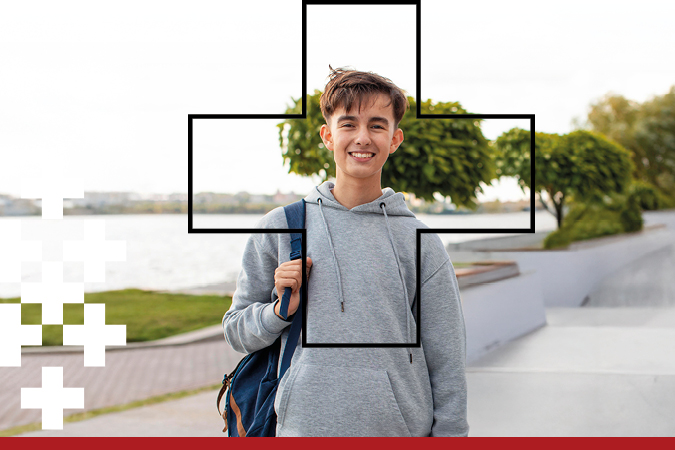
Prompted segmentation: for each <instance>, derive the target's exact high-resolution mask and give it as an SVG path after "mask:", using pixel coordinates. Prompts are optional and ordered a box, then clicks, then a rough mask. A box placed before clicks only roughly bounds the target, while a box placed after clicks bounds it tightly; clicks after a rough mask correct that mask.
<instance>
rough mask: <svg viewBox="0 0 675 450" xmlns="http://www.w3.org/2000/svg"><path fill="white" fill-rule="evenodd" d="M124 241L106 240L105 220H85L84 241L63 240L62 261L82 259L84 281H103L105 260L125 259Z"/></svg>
mask: <svg viewBox="0 0 675 450" xmlns="http://www.w3.org/2000/svg"><path fill="white" fill-rule="evenodd" d="M126 259H127V243H126V241H106V240H105V221H104V220H86V221H85V222H84V241H63V260H64V261H84V281H85V282H87V283H92V282H93V283H99V282H104V281H105V263H106V261H126Z"/></svg>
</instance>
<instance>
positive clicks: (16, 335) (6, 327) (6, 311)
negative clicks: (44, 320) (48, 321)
mask: <svg viewBox="0 0 675 450" xmlns="http://www.w3.org/2000/svg"><path fill="white" fill-rule="evenodd" d="M22 345H42V325H21V304H19V303H0V366H4V367H21V346H22Z"/></svg>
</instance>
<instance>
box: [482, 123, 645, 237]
mask: <svg viewBox="0 0 675 450" xmlns="http://www.w3.org/2000/svg"><path fill="white" fill-rule="evenodd" d="M495 148H496V151H497V167H498V169H497V170H498V171H499V172H498V173H499V175H501V176H515V177H517V178H518V181H519V183H520V185H521V187H522V188H523V189H524V188H525V187H530V188H532V186H531V184H532V180H531V177H530V175H531V174H530V158H529V156H528V153H529V148H530V132H529V131H527V130H522V129H519V128H514V129H511V130H509V131H507V132H505V133H503V134H502V135H501V136H499V137H498V138H497V140H496V141H495ZM534 155H535V158H534V163H535V177H534V190H535V192H537V193H538V194H539V197H540V200H541V203H542V205H543V206H544V207H545V208H546V210H548V211H549V212H550V213H551V214H553V215H554V216H555V217H556V219H557V222H558V228H560V227H561V226H562V223H563V218H564V217H563V216H564V208H565V205H566V202H569V201H570V200H571V199H574V198H576V199H577V200H582V199H583V200H591V199H597V198H601V197H602V196H603V195H604V194H605V193H609V192H619V193H620V192H624V190H625V189H626V187H627V186H628V184H629V182H630V175H631V171H632V163H631V161H630V153H629V152H628V151H627V150H626V149H624V148H623V147H621V146H620V145H618V144H616V143H614V142H612V141H609V140H608V139H606V138H605V137H604V136H602V135H600V134H597V133H592V132H589V131H583V130H579V131H575V132H572V133H570V134H566V135H562V136H559V135H557V134H548V133H535V151H534ZM544 192H545V193H546V194H547V197H548V200H546V199H544V197H543V195H542V193H544Z"/></svg>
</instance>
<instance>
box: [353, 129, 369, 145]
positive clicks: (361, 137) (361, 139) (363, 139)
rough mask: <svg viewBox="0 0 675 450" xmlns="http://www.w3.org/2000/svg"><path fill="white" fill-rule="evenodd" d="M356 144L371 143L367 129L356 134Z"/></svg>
mask: <svg viewBox="0 0 675 450" xmlns="http://www.w3.org/2000/svg"><path fill="white" fill-rule="evenodd" d="M355 143H356V144H360V145H368V144H370V136H369V135H368V132H367V131H361V132H360V133H359V134H358V135H357V136H356V141H355Z"/></svg>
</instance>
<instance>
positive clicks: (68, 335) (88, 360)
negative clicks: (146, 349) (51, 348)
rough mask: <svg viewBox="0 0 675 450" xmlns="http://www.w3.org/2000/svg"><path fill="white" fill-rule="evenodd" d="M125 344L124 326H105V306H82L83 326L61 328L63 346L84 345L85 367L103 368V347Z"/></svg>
mask: <svg viewBox="0 0 675 450" xmlns="http://www.w3.org/2000/svg"><path fill="white" fill-rule="evenodd" d="M126 344H127V326H126V325H106V324H105V304H86V305H84V325H64V326H63V345H84V365H85V367H103V366H105V346H106V345H126Z"/></svg>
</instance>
